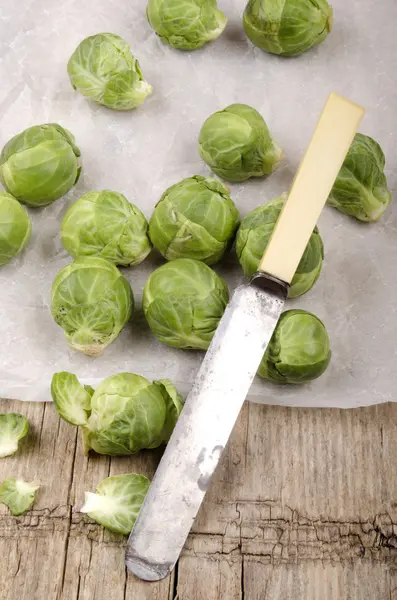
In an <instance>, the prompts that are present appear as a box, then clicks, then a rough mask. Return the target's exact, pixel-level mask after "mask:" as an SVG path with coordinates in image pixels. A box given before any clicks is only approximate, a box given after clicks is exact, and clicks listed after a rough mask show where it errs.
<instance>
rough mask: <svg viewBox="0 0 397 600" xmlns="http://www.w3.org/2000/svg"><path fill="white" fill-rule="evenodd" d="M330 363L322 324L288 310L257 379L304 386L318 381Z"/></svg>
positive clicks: (327, 339) (313, 316) (278, 327)
mask: <svg viewBox="0 0 397 600" xmlns="http://www.w3.org/2000/svg"><path fill="white" fill-rule="evenodd" d="M330 360H331V350H330V342H329V338H328V334H327V331H326V329H325V326H324V323H323V322H322V321H321V320H320V319H319V318H318V317H316V316H315V315H313V314H312V313H309V312H306V311H304V310H297V309H296V310H287V311H286V312H284V313H283V314H282V315H281V317H280V319H279V322H278V324H277V327H276V329H275V331H274V333H273V336H272V338H271V340H270V343H269V345H268V347H267V350H266V352H265V354H264V356H263V359H262V362H261V364H260V367H259V369H258V375H260V376H261V377H264V378H265V379H268V380H269V381H272V382H273V383H295V384H300V383H307V382H309V381H312V380H313V379H316V378H317V377H320V375H322V374H323V373H324V371H325V370H326V369H327V367H328V365H329V362H330Z"/></svg>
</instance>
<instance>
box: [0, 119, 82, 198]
mask: <svg viewBox="0 0 397 600" xmlns="http://www.w3.org/2000/svg"><path fill="white" fill-rule="evenodd" d="M79 156H80V150H79V149H78V148H77V146H76V144H75V143H74V137H73V135H72V134H71V133H70V131H68V130H67V129H64V128H63V127H61V126H60V125H57V124H56V123H48V124H46V125H35V126H34V127H29V129H25V131H22V133H19V134H18V135H16V136H15V137H13V138H12V139H11V140H10V141H9V142H8V143H7V144H6V145H5V146H4V148H3V150H2V152H1V155H0V181H1V182H2V184H3V185H4V187H5V188H6V190H7V192H9V193H10V194H12V195H13V196H15V198H16V199H17V200H19V201H20V202H24V203H25V204H28V205H29V206H33V207H36V206H45V205H46V204H51V202H54V200H56V199H57V198H60V197H61V196H63V195H64V194H66V192H68V191H69V190H70V188H71V187H73V186H74V184H75V183H76V182H77V180H78V178H79V177H80V172H81V167H80V166H79V161H78V158H79Z"/></svg>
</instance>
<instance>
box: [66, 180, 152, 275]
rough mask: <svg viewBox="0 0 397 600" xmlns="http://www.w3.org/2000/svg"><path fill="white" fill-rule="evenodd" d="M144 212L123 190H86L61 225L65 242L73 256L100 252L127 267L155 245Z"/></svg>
mask: <svg viewBox="0 0 397 600" xmlns="http://www.w3.org/2000/svg"><path fill="white" fill-rule="evenodd" d="M147 231H148V223H147V221H146V219H145V217H144V215H143V213H142V212H141V211H140V210H139V208H137V207H136V206H135V205H134V204H130V203H129V202H128V200H127V198H126V197H125V196H123V194H119V193H117V192H111V191H109V190H104V191H102V192H87V193H86V194H84V195H83V196H82V197H81V198H80V199H79V200H77V202H74V204H72V205H71V206H70V207H69V209H68V211H67V212H66V214H65V217H64V219H63V221H62V225H61V236H62V243H63V245H64V246H65V249H66V250H67V251H68V252H69V254H71V255H72V256H73V257H74V258H77V257H78V256H101V257H102V258H106V260H109V261H110V262H112V263H114V264H116V265H123V266H124V267H128V266H131V265H138V264H139V263H140V262H142V261H143V260H144V259H145V258H146V257H147V255H148V254H149V252H150V251H151V249H152V245H151V243H150V240H149V237H148V233H147Z"/></svg>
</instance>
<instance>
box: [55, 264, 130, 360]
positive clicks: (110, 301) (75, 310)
mask: <svg viewBox="0 0 397 600" xmlns="http://www.w3.org/2000/svg"><path fill="white" fill-rule="evenodd" d="M133 309H134V296H133V293H132V290H131V287H130V284H129V283H128V281H127V280H126V279H125V277H123V276H122V274H121V273H120V271H119V270H118V268H117V267H116V266H115V265H113V264H112V263H110V262H109V261H107V260H105V259H104V258H99V257H93V256H84V257H83V256H82V257H80V258H77V259H76V260H75V261H74V262H73V263H72V264H70V265H67V266H66V267H64V268H63V269H61V271H60V272H59V273H58V275H57V276H56V277H55V279H54V283H53V284H52V292H51V312H52V316H53V317H54V320H55V322H56V323H57V324H58V325H59V326H60V327H62V328H63V330H64V332H65V337H66V339H67V341H68V342H69V345H70V346H71V348H73V349H74V350H79V351H80V352H83V353H84V354H88V355H89V356H100V355H101V354H102V353H103V351H104V349H105V348H106V346H108V345H109V344H110V343H111V342H113V340H115V339H116V337H117V336H118V335H119V333H120V332H121V330H122V329H123V327H124V325H125V324H126V323H127V322H128V321H129V319H130V317H131V314H132V311H133Z"/></svg>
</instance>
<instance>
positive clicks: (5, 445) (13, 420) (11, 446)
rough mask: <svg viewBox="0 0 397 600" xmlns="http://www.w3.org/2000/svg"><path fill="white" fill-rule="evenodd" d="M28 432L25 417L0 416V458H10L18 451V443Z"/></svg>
mask: <svg viewBox="0 0 397 600" xmlns="http://www.w3.org/2000/svg"><path fill="white" fill-rule="evenodd" d="M28 431H29V423H28V420H27V418H26V417H24V416H23V415H20V414H19V413H6V414H0V458H4V457H5V456H11V454H15V452H16V451H17V450H18V442H19V440H21V439H22V438H24V437H25V435H26V434H27V433H28Z"/></svg>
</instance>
